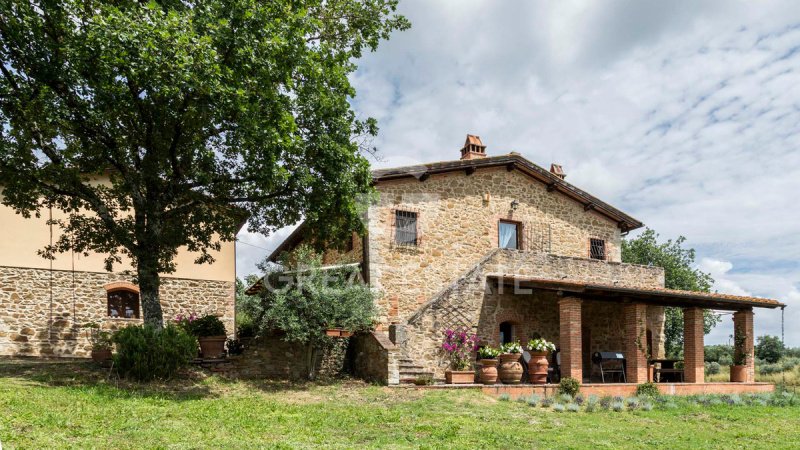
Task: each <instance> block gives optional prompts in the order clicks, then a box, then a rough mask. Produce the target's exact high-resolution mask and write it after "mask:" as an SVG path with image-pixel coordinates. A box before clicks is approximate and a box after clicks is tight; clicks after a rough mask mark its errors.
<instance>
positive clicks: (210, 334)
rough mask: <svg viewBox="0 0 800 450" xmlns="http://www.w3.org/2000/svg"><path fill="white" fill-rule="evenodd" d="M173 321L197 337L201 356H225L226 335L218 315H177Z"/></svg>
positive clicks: (209, 357) (208, 357)
mask: <svg viewBox="0 0 800 450" xmlns="http://www.w3.org/2000/svg"><path fill="white" fill-rule="evenodd" d="M175 322H177V324H178V326H180V327H182V328H183V329H184V330H186V331H187V332H188V333H189V334H192V335H194V336H195V337H197V340H198V341H199V343H200V353H201V354H202V355H203V358H206V359H211V358H219V357H222V356H225V341H226V340H227V339H228V337H227V336H226V335H225V324H223V323H222V321H221V320H219V317H217V316H215V315H213V314H206V315H205V316H203V317H197V316H196V315H195V314H191V315H189V316H183V315H178V317H176V318H175Z"/></svg>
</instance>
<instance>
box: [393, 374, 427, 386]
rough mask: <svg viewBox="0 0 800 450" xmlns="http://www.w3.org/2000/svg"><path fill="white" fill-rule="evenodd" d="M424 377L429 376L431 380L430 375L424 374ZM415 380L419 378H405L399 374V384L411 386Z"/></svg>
mask: <svg viewBox="0 0 800 450" xmlns="http://www.w3.org/2000/svg"><path fill="white" fill-rule="evenodd" d="M425 375H429V376H430V377H431V378H433V374H432V373H426V374H425ZM417 378H419V376H405V375H403V374H400V384H413V383H414V382H415V381H417Z"/></svg>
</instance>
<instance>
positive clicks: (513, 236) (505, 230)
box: [497, 220, 519, 249]
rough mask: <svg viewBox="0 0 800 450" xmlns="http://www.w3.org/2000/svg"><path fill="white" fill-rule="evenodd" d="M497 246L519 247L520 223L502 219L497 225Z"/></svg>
mask: <svg viewBox="0 0 800 450" xmlns="http://www.w3.org/2000/svg"><path fill="white" fill-rule="evenodd" d="M497 246H498V247H500V248H514V249H519V224H518V223H516V222H508V221H505V220H501V221H500V223H499V224H498V225H497Z"/></svg>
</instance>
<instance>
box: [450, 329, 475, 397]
mask: <svg viewBox="0 0 800 450" xmlns="http://www.w3.org/2000/svg"><path fill="white" fill-rule="evenodd" d="M477 348H478V337H477V336H475V335H474V334H472V333H470V332H469V330H467V328H460V329H456V330H452V329H450V328H448V329H446V330H444V341H443V342H442V350H444V352H445V353H447V355H448V356H449V358H450V369H447V371H445V373H444V375H445V378H446V379H447V383H448V384H472V383H474V382H475V371H473V370H470V365H471V362H472V354H473V352H474V351H475V350H477Z"/></svg>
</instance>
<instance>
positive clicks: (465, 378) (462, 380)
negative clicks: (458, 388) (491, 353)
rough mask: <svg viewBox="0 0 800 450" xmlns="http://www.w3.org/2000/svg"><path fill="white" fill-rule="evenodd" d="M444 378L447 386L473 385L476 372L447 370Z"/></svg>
mask: <svg viewBox="0 0 800 450" xmlns="http://www.w3.org/2000/svg"><path fill="white" fill-rule="evenodd" d="M444 378H445V380H446V381H447V384H472V383H474V382H475V372H474V371H472V370H447V371H445V373H444Z"/></svg>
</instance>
